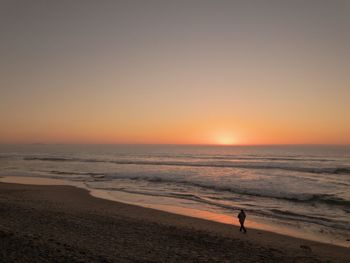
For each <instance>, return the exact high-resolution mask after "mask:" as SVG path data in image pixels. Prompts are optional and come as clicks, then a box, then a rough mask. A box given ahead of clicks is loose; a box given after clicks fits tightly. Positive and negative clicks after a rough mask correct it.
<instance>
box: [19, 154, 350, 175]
mask: <svg viewBox="0 0 350 263" xmlns="http://www.w3.org/2000/svg"><path fill="white" fill-rule="evenodd" d="M24 160H27V161H50V162H86V163H114V164H119V165H155V166H185V167H212V168H242V169H267V170H269V169H272V170H285V171H293V172H304V173H315V174H346V175H348V174H349V175H350V167H297V166H286V165H276V164H273V165H266V164H261V165H260V164H257V163H235V162H180V161H145V160H102V159H83V158H65V157H25V158H24Z"/></svg>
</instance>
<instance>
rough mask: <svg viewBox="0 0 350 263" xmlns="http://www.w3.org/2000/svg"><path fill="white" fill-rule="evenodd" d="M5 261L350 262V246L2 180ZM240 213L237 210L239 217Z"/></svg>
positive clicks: (0, 225)
mask: <svg viewBox="0 0 350 263" xmlns="http://www.w3.org/2000/svg"><path fill="white" fill-rule="evenodd" d="M0 210H1V216H0V237H1V238H0V240H1V242H0V247H1V248H0V251H1V252H0V253H1V254H0V257H1V259H2V262H349V261H350V253H349V248H346V247H340V246H334V245H331V244H323V243H318V242H314V241H307V240H303V239H298V238H294V237H289V236H284V235H280V234H275V233H271V232H267V231H262V230H254V229H249V225H247V228H248V233H247V234H243V233H240V232H239V229H238V228H237V227H236V226H233V225H228V224H222V223H218V222H213V221H207V220H203V219H198V218H192V217H186V216H181V215H176V214H171V213H167V212H163V211H158V210H154V209H149V208H144V207H139V206H135V205H129V204H124V203H119V202H114V201H108V200H104V199H100V198H95V197H92V196H91V195H90V194H89V192H88V191H87V190H84V189H79V188H75V187H72V186H58V185H54V186H42V185H22V184H9V183H0ZM233 220H235V218H233Z"/></svg>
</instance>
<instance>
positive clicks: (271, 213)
mask: <svg viewBox="0 0 350 263" xmlns="http://www.w3.org/2000/svg"><path fill="white" fill-rule="evenodd" d="M87 186H88V187H89V188H91V186H89V185H87ZM93 188H94V189H100V190H106V191H119V192H125V193H131V194H142V195H147V196H154V197H168V198H177V199H184V200H190V201H195V202H199V203H203V204H207V205H211V206H216V207H220V208H224V209H226V210H230V211H237V210H240V209H242V208H244V207H241V206H234V205H228V204H222V203H218V202H215V201H212V200H209V199H207V198H203V197H201V196H199V195H195V194H183V193H171V192H168V193H160V192H148V191H141V190H137V191H136V190H129V189H125V188H122V187H121V188H118V187H99V188H96V187H93ZM245 210H246V211H247V212H249V213H250V214H254V215H258V216H263V217H273V218H279V219H288V220H293V221H299V222H300V221H303V222H308V223H316V224H320V225H324V226H331V227H335V228H338V229H344V230H350V227H349V224H348V222H342V221H339V220H333V219H329V218H326V217H321V216H312V215H307V214H298V213H295V212H290V211H287V210H279V209H268V210H265V209H264V210H261V209H247V208H245Z"/></svg>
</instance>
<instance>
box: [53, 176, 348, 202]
mask: <svg viewBox="0 0 350 263" xmlns="http://www.w3.org/2000/svg"><path fill="white" fill-rule="evenodd" d="M50 173H51V174H56V175H78V176H90V177H92V178H93V179H95V181H112V180H118V179H119V180H120V179H127V180H131V181H146V182H150V183H157V184H169V183H172V184H181V185H182V186H190V187H200V188H202V189H207V190H213V191H215V192H230V193H233V194H239V195H249V196H255V197H261V198H273V199H279V200H285V201H289V202H298V203H323V204H328V205H337V206H350V200H346V199H342V198H339V197H337V196H335V195H331V194H312V193H298V194H291V193H289V194H286V193H284V194H281V193H280V192H267V191H262V190H258V189H244V188H237V187H233V186H228V185H221V184H218V183H215V182H210V181H198V180H193V181H190V178H188V179H184V178H178V177H160V176H154V175H152V176H148V175H123V174H118V173H91V172H63V171H55V170H54V171H50ZM221 199H222V200H223V198H221ZM226 200H230V199H226Z"/></svg>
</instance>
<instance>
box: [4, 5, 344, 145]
mask: <svg viewBox="0 0 350 263" xmlns="http://www.w3.org/2000/svg"><path fill="white" fill-rule="evenodd" d="M0 21H1V23H0V33H1V41H0V58H1V59H0V143H35V142H43V143H174V144H178V143H179V144H306V143H311V144H350V1H340V0H339V1H337V0H335V1H322V0H315V1H312V0H310V1H307V0H301V1H294V0H293V1H278V0H276V1H261V0H259V1H243V0H242V1H225V0H222V1H220V0H216V1H214V0H213V1H206V0H198V1H192V0H184V1H182V0H179V1H175V0H174V1H165V0H159V1H151V0H139V1H133V0H125V1H107V0H106V1H97V0H96V1H88V0H84V1H83V0H82V1H70V0H69V1H68V0H67V1H65V0H60V1H26V0H23V1H16V0H9V1H4V0H2V1H1V2H0Z"/></svg>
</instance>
